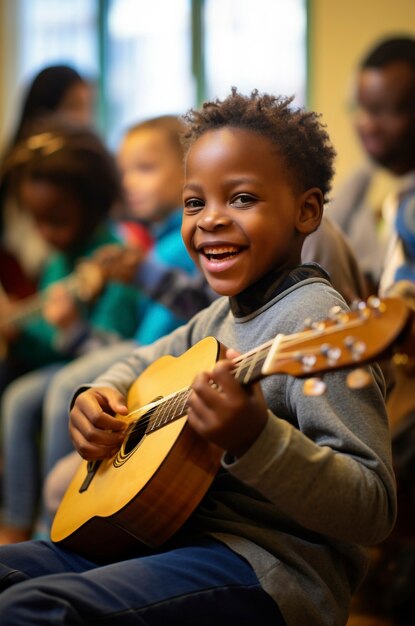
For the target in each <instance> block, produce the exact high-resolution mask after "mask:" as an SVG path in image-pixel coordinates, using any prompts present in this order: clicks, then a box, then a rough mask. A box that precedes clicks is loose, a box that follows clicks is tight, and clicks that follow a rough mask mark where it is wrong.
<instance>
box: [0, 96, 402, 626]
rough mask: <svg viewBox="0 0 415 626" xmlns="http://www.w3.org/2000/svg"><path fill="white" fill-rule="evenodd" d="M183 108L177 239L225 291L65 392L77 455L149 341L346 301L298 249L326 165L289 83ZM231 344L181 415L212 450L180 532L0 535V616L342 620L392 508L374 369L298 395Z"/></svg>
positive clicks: (230, 336) (293, 326)
mask: <svg viewBox="0 0 415 626" xmlns="http://www.w3.org/2000/svg"><path fill="white" fill-rule="evenodd" d="M187 124H188V132H187V140H188V144H189V146H190V147H189V150H188V153H187V161H186V175H185V185H184V197H183V200H184V215H183V227H182V234H183V239H184V241H185V243H186V246H187V249H188V250H189V252H190V254H191V256H192V258H193V259H194V260H195V261H196V262H197V263H198V264H199V265H200V267H201V269H202V271H203V272H204V274H205V276H206V278H207V280H208V282H209V284H210V285H211V286H212V287H213V288H214V289H215V290H216V291H217V292H218V293H219V294H222V295H223V296H224V297H222V298H218V299H217V300H216V301H215V302H213V304H212V305H211V306H210V307H209V308H208V309H205V310H204V311H202V312H200V313H199V314H197V315H196V316H195V317H194V318H193V319H192V320H191V321H190V322H189V323H188V324H187V325H185V326H182V327H181V328H179V329H177V330H176V331H174V332H173V333H171V334H170V335H169V336H167V337H164V338H162V339H160V340H159V341H157V342H156V343H154V344H152V345H151V346H146V347H143V348H139V349H137V350H135V351H134V352H133V353H132V354H131V357H130V358H129V359H127V360H125V361H123V362H120V363H118V364H116V365H115V366H114V367H112V368H111V369H110V370H108V371H107V372H106V373H105V374H103V375H102V376H101V377H100V378H98V379H97V380H96V381H95V382H94V384H93V385H92V386H89V387H88V388H87V389H85V387H84V388H83V389H80V390H79V391H78V395H77V397H76V399H75V401H74V405H73V408H72V411H71V423H70V430H71V435H72V438H73V442H74V444H75V447H76V448H77V450H78V451H79V452H80V454H81V455H82V456H83V457H84V458H86V459H104V458H107V457H110V456H111V455H112V454H113V453H114V449H117V448H118V447H119V446H120V445H121V443H122V441H123V438H124V433H123V431H124V429H125V423H124V422H123V420H122V419H119V418H114V417H113V415H114V413H119V414H120V415H126V414H127V413H128V408H127V405H126V400H125V398H126V393H127V390H128V389H129V387H130V385H131V384H132V383H133V381H134V380H135V379H136V377H137V376H139V375H140V374H141V373H142V372H143V370H144V369H145V368H146V367H147V366H148V365H149V364H151V363H153V362H154V361H155V360H156V359H158V358H159V357H161V356H163V355H165V354H170V355H173V356H179V355H181V354H183V353H184V352H186V351H187V350H188V349H189V348H190V347H191V346H193V345H194V344H195V343H196V342H198V341H199V340H200V339H202V338H204V337H206V336H208V335H213V336H215V337H217V339H218V340H219V341H220V342H221V343H222V344H223V345H225V346H228V347H230V348H232V349H235V350H237V351H238V352H248V351H249V350H252V349H253V348H256V347H257V346H259V345H261V344H263V343H264V342H266V341H268V340H270V339H272V338H273V337H275V336H276V335H277V334H278V333H285V334H291V333H295V332H298V331H299V330H301V329H302V328H303V322H304V318H305V317H308V316H310V317H312V318H313V319H321V318H325V317H327V316H328V314H329V311H330V309H331V307H333V306H338V307H340V308H341V309H344V310H346V309H347V305H346V304H345V302H344V300H343V299H342V297H341V296H340V295H339V294H338V293H337V292H336V291H335V290H334V289H333V288H332V287H331V285H330V283H329V282H328V280H327V278H326V275H325V273H324V272H323V271H322V270H321V269H320V268H319V267H318V266H315V265H313V264H308V265H307V264H306V265H300V254H301V247H302V243H303V241H304V239H305V237H306V236H307V235H308V234H310V233H312V232H313V231H314V230H315V229H316V228H317V227H318V225H319V223H320V220H321V216H322V210H323V202H324V201H325V199H326V196H327V193H328V191H329V189H330V181H331V177H332V172H333V170H332V161H333V157H334V151H333V149H332V147H331V145H330V143H329V140H328V136H327V134H326V132H325V130H324V129H323V128H322V126H321V125H320V123H319V120H318V116H317V115H315V114H314V113H311V112H305V111H302V110H295V109H293V108H291V100H290V99H284V98H275V97H273V96H268V95H259V94H258V93H256V92H253V93H252V94H251V96H249V97H245V96H242V95H240V94H239V93H238V92H237V91H236V89H234V90H233V91H232V94H231V95H230V96H229V97H228V98H226V99H225V100H224V101H222V102H221V101H215V102H210V103H205V105H204V107H203V108H202V109H201V110H200V111H192V112H190V113H189V114H188V116H187ZM234 358H236V352H235V351H234V350H231V349H230V350H228V352H227V359H224V360H220V361H219V362H218V363H217V364H216V365H215V366H214V367H213V368H212V369H211V371H208V372H204V371H201V372H200V373H199V374H198V375H197V376H196V378H195V379H194V381H193V383H192V385H191V387H192V393H191V395H190V397H189V400H188V405H187V411H188V422H189V425H190V427H191V428H192V429H194V431H196V433H197V434H198V435H199V436H200V437H201V438H202V439H204V440H205V441H207V442H209V443H213V444H215V445H216V446H219V448H220V449H221V450H222V451H223V454H222V457H221V469H220V471H219V472H218V473H217V475H216V476H215V478H214V480H213V483H212V485H211V486H210V488H209V489H208V491H207V493H206V495H205V496H204V498H203V500H202V501H201V502H200V504H199V505H198V506H197V507H196V509H195V510H194V512H193V513H192V514H191V515H190V517H189V519H188V520H187V522H186V523H185V525H184V526H183V527H182V528H181V529H180V530H179V532H178V533H177V534H176V535H175V536H174V537H173V538H172V539H171V540H170V541H168V542H167V544H165V545H163V546H162V547H161V548H160V549H157V550H150V551H148V552H147V554H146V555H143V554H142V553H141V554H140V547H139V546H137V550H136V551H135V550H134V549H133V550H132V551H130V552H129V553H128V555H127V556H126V557H124V558H127V560H113V559H111V562H110V563H108V564H107V565H105V566H100V565H98V564H97V563H95V562H93V561H91V560H87V559H85V558H84V557H82V556H80V555H79V554H77V553H76V552H71V551H67V550H63V549H62V548H60V547H59V546H56V545H53V544H47V543H40V542H38V543H36V542H32V543H30V544H21V545H20V546H10V547H8V548H3V549H0V563H2V564H3V566H2V567H1V568H0V580H1V581H2V583H1V584H2V585H3V587H7V586H12V588H11V589H8V590H6V591H5V592H4V593H3V594H2V596H0V620H5V623H7V624H10V625H11V626H14V625H17V624H23V623H24V621H23V620H24V616H25V615H28V614H29V613H30V615H31V616H33V615H36V617H37V619H38V623H42V624H51V623H52V620H55V621H53V623H62V624H64V623H71V624H85V623H89V620H91V619H92V616H93V619H94V620H95V619H101V620H104V619H107V620H111V619H112V620H113V622H115V621H116V623H117V624H149V625H150V624H152V625H156V624H161V623H164V621H166V622H167V620H168V622H169V623H170V624H181V625H183V624H188V625H190V624H198V626H200V625H209V626H211V625H212V624H219V625H223V626H225V624H226V626H229V625H231V626H232V625H235V626H236V625H238V626H241V625H244V626H251V625H252V624H257V625H264V626H265V625H268V624H269V625H271V624H272V625H274V626H275V625H278V624H280V625H283V624H287V625H289V626H299V625H300V624H307V626H317V625H327V626H328V625H331V626H333V625H335V626H341V625H344V624H346V621H347V616H348V608H349V603H350V597H351V594H352V592H353V590H354V589H355V588H356V586H357V584H358V583H359V582H360V580H361V579H362V576H363V574H364V572H365V566H366V556H365V548H364V546H367V545H370V544H373V543H376V542H378V541H380V540H381V539H382V538H383V537H385V536H386V535H387V534H388V533H389V531H390V529H391V527H392V525H393V522H394V518H395V513H396V505H395V486H394V480H393V472H392V469H391V460H390V449H389V448H390V446H389V434H388V424H387V416H386V411H385V406H384V401H383V397H382V391H383V389H382V382H380V379H379V377H378V376H377V374H378V370H377V368H368V372H369V374H370V384H369V385H368V386H367V387H366V388H364V389H359V390H351V389H349V388H348V387H347V385H346V375H347V372H340V371H338V372H335V371H334V372H331V373H330V374H327V375H326V379H325V381H326V386H327V391H326V393H325V394H323V395H315V396H311V397H310V396H307V397H306V396H305V395H304V394H303V390H302V382H301V380H299V379H295V378H292V377H289V376H285V375H284V376H276V377H268V378H266V379H265V380H264V381H263V382H262V383H261V385H260V386H259V385H253V386H242V385H241V384H240V383H239V382H238V381H237V379H236V377H235V376H234V373H233V368H234V362H233V361H232V359H234ZM375 375H376V378H375ZM172 480H173V477H172ZM102 540H103V542H105V537H103V538H102ZM120 559H121V557H120ZM47 574H49V575H48V576H46V575H47ZM50 574H52V576H50ZM27 578H29V579H32V580H27ZM14 583H18V584H14ZM45 594H46V596H45ZM45 597H47V599H48V600H47V602H45V601H44V600H43V598H45ZM57 615H59V617H58V618H57V617H56V616H57ZM32 619H33V617H32ZM57 619H58V620H59V621H56V620H57ZM32 623H35V622H32Z"/></svg>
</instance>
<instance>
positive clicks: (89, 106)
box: [0, 65, 94, 296]
mask: <svg viewBox="0 0 415 626" xmlns="http://www.w3.org/2000/svg"><path fill="white" fill-rule="evenodd" d="M49 115H59V117H61V118H62V119H63V120H68V121H69V122H71V123H76V124H80V125H84V126H92V124H93V118H94V92H93V88H92V85H91V84H90V83H89V82H88V81H87V79H86V78H84V77H83V76H81V74H79V72H77V71H76V70H75V69H74V68H73V67H70V66H68V65H51V66H48V67H45V68H43V69H42V70H41V71H39V72H38V73H37V74H36V75H35V76H34V77H33V79H32V81H31V82H30V83H29V85H27V87H26V91H25V94H24V97H23V101H22V105H21V111H20V116H19V119H18V120H17V123H16V128H15V130H14V133H13V136H12V137H11V138H10V141H9V145H8V147H7V148H6V150H5V153H4V155H3V158H2V161H1V165H0V170H1V179H0V236H1V249H2V250H3V251H4V255H5V256H4V258H5V259H6V257H7V260H8V262H10V263H11V261H9V259H10V255H12V256H14V262H15V263H16V262H17V263H18V264H19V265H20V274H17V273H16V274H15V278H14V281H13V284H11V283H10V281H8V282H7V283H6V285H5V287H7V291H8V292H9V293H12V294H15V295H17V296H20V295H21V292H22V290H21V287H20V285H21V284H22V283H23V284H24V283H27V282H29V281H31V282H32V291H33V290H34V284H35V283H36V281H37V280H38V278H39V274H40V271H41V268H42V266H43V264H44V263H45V261H46V260H47V256H48V254H49V252H50V250H51V246H50V244H48V243H47V242H46V241H45V239H44V238H43V237H42V236H41V235H40V234H39V233H38V232H37V231H36V228H35V227H34V224H33V219H32V217H31V215H30V214H29V213H28V212H27V211H25V208H24V207H22V206H21V205H20V203H18V202H17V201H16V195H15V190H14V189H13V185H12V184H11V182H12V181H11V179H10V176H9V175H8V173H7V172H6V171H5V170H4V163H5V162H7V161H8V159H9V157H10V155H11V153H12V152H13V151H14V149H15V147H16V145H17V144H18V143H19V142H21V141H22V140H23V139H24V138H25V137H27V136H28V135H30V134H32V131H33V126H34V125H35V124H37V123H38V122H39V120H40V119H45V118H47V117H48V116H49ZM29 237H30V246H28V245H27V238H29ZM22 272H23V275H22ZM2 277H3V275H2ZM26 293H27V288H26V289H25V291H24V294H26Z"/></svg>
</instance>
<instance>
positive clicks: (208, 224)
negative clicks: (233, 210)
mask: <svg viewBox="0 0 415 626" xmlns="http://www.w3.org/2000/svg"><path fill="white" fill-rule="evenodd" d="M230 223H231V219H230V217H229V216H228V215H227V214H226V213H225V212H224V211H221V210H218V209H215V208H211V209H208V208H207V207H205V210H204V211H202V213H201V214H200V218H199V221H198V226H199V228H202V229H203V230H215V229H217V228H221V227H223V226H227V225H228V224H230Z"/></svg>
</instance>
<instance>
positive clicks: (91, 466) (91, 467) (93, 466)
mask: <svg viewBox="0 0 415 626" xmlns="http://www.w3.org/2000/svg"><path fill="white" fill-rule="evenodd" d="M100 464H101V461H88V463H87V466H86V467H87V474H86V476H85V479H84V482H83V483H82V485H81V486H80V487H79V493H82V492H83V491H86V490H87V489H88V487H89V485H90V484H91V481H92V479H93V478H94V476H95V473H96V471H97V470H98V467H99V466H100Z"/></svg>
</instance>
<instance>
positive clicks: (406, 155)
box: [327, 37, 415, 293]
mask: <svg viewBox="0 0 415 626" xmlns="http://www.w3.org/2000/svg"><path fill="white" fill-rule="evenodd" d="M355 99H356V102H355V113H354V123H355V129H356V132H357V135H358V137H359V139H360V141H361V144H362V147H363V149H364V151H365V155H366V157H367V163H365V164H364V165H361V166H360V167H359V168H357V169H356V170H355V171H354V172H353V173H352V174H351V175H350V177H348V178H347V180H346V181H345V183H344V185H342V187H341V188H340V189H339V190H338V191H337V193H336V194H335V196H334V199H333V201H332V202H331V203H330V204H329V206H328V208H327V213H328V215H329V216H330V217H331V218H332V219H333V220H334V221H335V222H336V223H337V224H338V225H339V227H340V228H341V229H342V231H343V232H344V233H346V235H347V236H348V238H349V239H350V242H351V245H352V247H353V250H354V252H355V254H356V257H357V259H358V261H359V264H360V266H361V267H362V270H363V272H364V274H365V275H366V276H367V278H368V281H369V286H370V289H371V291H372V293H377V290H378V288H379V280H380V277H381V274H382V272H383V269H384V267H385V253H386V250H387V247H388V242H389V238H390V236H391V235H392V236H393V230H394V227H393V223H394V218H395V214H396V207H397V205H398V204H399V196H401V194H406V193H407V192H408V191H410V190H412V192H413V190H414V189H415V150H414V143H415V116H414V113H413V112H414V110H415V38H413V37H391V38H388V39H385V40H382V41H380V42H379V43H378V44H377V45H376V46H375V47H374V48H373V49H372V50H370V51H369V52H368V53H367V55H366V56H365V58H364V59H363V60H362V62H361V63H360V65H359V68H358V71H357V77H356V94H355ZM397 200H398V201H397Z"/></svg>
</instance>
